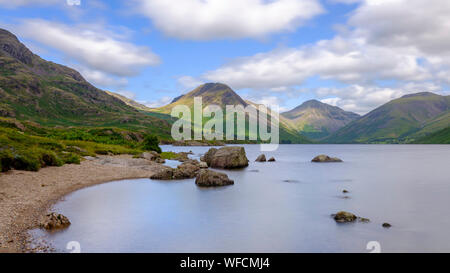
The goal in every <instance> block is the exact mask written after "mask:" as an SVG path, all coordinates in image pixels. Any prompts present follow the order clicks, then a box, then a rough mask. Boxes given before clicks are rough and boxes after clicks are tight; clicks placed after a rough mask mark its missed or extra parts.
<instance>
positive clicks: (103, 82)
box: [73, 65, 128, 89]
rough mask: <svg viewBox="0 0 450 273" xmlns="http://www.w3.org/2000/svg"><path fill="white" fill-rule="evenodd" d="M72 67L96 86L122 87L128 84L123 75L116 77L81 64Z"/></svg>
mask: <svg viewBox="0 0 450 273" xmlns="http://www.w3.org/2000/svg"><path fill="white" fill-rule="evenodd" d="M73 67H74V68H75V69H76V70H77V71H78V72H80V73H81V75H83V77H84V78H85V79H86V80H87V81H88V82H90V83H92V84H93V85H96V86H105V87H109V88H114V89H117V88H124V87H125V86H127V85H128V79H127V78H124V77H117V76H114V75H109V74H107V73H105V72H102V71H99V70H95V69H89V68H87V67H85V66H82V65H73Z"/></svg>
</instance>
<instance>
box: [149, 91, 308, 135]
mask: <svg viewBox="0 0 450 273" xmlns="http://www.w3.org/2000/svg"><path fill="white" fill-rule="evenodd" d="M194 97H202V103H203V107H206V106H207V105H211V104H214V105H219V106H220V107H222V109H223V111H225V109H226V108H225V106H226V105H242V106H244V107H246V106H248V105H249V104H251V105H254V106H256V107H257V104H255V103H253V102H250V101H245V100H243V99H242V98H241V97H240V96H239V95H238V94H236V92H234V91H233V89H231V88H230V87H229V86H227V85H225V84H222V83H206V84H203V85H200V86H199V87H197V88H195V89H194V90H192V91H190V92H188V93H187V94H185V95H182V96H179V97H177V98H175V99H174V100H173V101H172V102H171V103H170V104H168V105H166V106H163V107H160V108H155V109H152V112H154V113H162V114H170V113H171V111H172V108H173V107H175V106H177V105H186V106H188V107H189V108H191V109H192V108H193V107H194ZM204 121H206V120H205V119H204ZM246 122H248V120H247V121H246ZM224 128H226V127H225V126H224ZM246 128H248V124H247V125H246ZM246 132H247V133H248V130H246ZM280 142H282V143H311V141H310V140H308V139H307V138H305V137H304V136H303V135H302V134H300V133H298V132H297V131H296V130H295V129H293V128H292V127H290V125H289V124H288V123H287V122H285V121H284V118H283V117H281V116H280Z"/></svg>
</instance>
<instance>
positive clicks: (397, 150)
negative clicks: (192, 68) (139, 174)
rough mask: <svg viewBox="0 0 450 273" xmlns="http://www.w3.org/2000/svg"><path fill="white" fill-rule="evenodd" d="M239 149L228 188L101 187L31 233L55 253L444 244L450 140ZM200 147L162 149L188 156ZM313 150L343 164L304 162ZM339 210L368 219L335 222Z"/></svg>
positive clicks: (405, 248) (69, 200)
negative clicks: (54, 228) (69, 249)
mask: <svg viewBox="0 0 450 273" xmlns="http://www.w3.org/2000/svg"><path fill="white" fill-rule="evenodd" d="M244 146H245V149H246V152H247V156H248V158H249V159H250V166H249V167H247V168H245V169H242V170H235V171H225V172H226V173H227V174H228V175H229V176H230V178H232V179H234V180H235V185H233V186H228V187H223V188H213V189H202V188H198V187H197V186H196V185H195V183H194V179H189V180H182V181H170V182H168V181H152V180H149V179H138V180H132V181H131V180H126V181H120V182H112V183H107V184H102V185H98V186H94V187H90V188H86V189H82V190H80V191H77V192H74V193H72V194H70V195H68V196H67V197H66V198H65V200H63V201H61V202H59V203H58V204H56V205H55V206H54V210H55V211H58V212H60V213H62V214H64V215H66V216H68V217H69V219H70V220H71V222H72V225H71V226H70V228H68V229H67V230H65V231H62V232H57V233H53V234H47V233H45V232H43V231H33V234H34V235H35V236H37V237H39V236H44V237H45V238H46V240H47V241H49V242H51V243H52V244H53V246H54V247H55V248H56V249H57V250H58V251H66V250H65V246H66V244H67V243H68V242H70V241H78V242H80V244H81V248H82V251H83V252H368V250H367V249H366V245H367V243H368V242H369V241H378V242H379V243H380V244H381V248H382V249H381V250H382V251H384V252H449V251H450V234H449V232H448V231H449V230H450V216H449V215H448V209H449V208H450V179H449V178H450V168H449V166H450V165H449V163H450V145H280V148H279V149H278V150H277V151H276V152H271V153H266V156H267V157H268V158H269V157H271V156H274V157H275V158H276V160H277V161H276V162H274V163H256V162H253V160H255V159H256V157H257V156H258V155H259V154H260V151H259V145H244ZM208 149H209V147H172V146H163V150H165V151H169V150H170V151H184V152H187V151H189V150H192V151H193V152H194V155H192V156H191V157H192V158H198V157H199V156H200V155H201V154H203V153H204V152H206V151H207V150H208ZM322 153H325V154H329V155H330V156H338V157H340V158H342V159H343V160H344V161H345V162H344V163H326V164H317V163H311V162H310V160H311V159H312V158H313V157H314V156H316V155H318V154H322ZM172 163H173V162H172ZM172 163H171V164H172ZM344 189H346V190H348V191H349V192H350V193H349V194H347V196H348V197H349V198H348V199H344V198H343V197H344V196H345V195H344V194H343V193H342V191H343V190H344ZM340 210H346V211H350V212H353V213H355V214H357V215H359V216H362V217H366V218H370V220H371V222H370V223H367V224H366V223H352V224H337V223H335V222H334V220H333V219H332V218H331V217H330V215H331V214H332V213H336V212H338V211H340ZM384 222H389V223H391V224H392V225H393V227H392V228H391V229H384V228H382V227H381V225H382V223H384Z"/></svg>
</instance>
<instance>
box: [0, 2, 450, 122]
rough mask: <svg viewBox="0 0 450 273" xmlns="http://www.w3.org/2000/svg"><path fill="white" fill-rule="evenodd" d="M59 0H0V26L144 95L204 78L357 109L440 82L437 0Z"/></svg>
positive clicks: (150, 99) (444, 42) (449, 65)
mask: <svg viewBox="0 0 450 273" xmlns="http://www.w3.org/2000/svg"><path fill="white" fill-rule="evenodd" d="M69 1H72V2H75V5H69V4H68V0H18V1H5V0H0V18H1V19H0V27H2V28H6V29H8V30H10V31H12V32H13V33H15V34H16V35H17V36H18V37H19V39H20V40H21V41H23V42H24V43H25V44H26V45H27V46H28V47H30V48H31V49H32V50H33V51H34V52H35V53H37V54H39V55H40V56H41V57H43V58H45V59H47V60H51V61H54V62H57V63H61V64H65V65H68V66H71V67H74V68H76V69H77V70H79V71H80V72H81V73H82V74H83V76H84V77H85V78H87V79H88V80H89V81H90V82H92V83H93V84H94V85H96V86H97V87H100V88H102V89H105V90H111V91H114V92H118V93H121V94H124V95H126V96H128V97H131V98H133V99H135V100H137V101H140V102H142V103H145V104H147V105H149V106H161V105H163V104H166V103H168V102H169V101H170V99H171V98H173V97H176V96H178V95H180V94H182V93H185V92H187V91H189V90H191V89H193V88H194V87H195V86H197V85H198V84H201V83H203V82H223V83H225V84H228V85H230V86H231V87H232V88H233V89H235V91H236V92H238V94H240V95H241V96H243V97H244V98H246V99H250V100H253V101H255V102H259V103H266V104H279V105H280V107H281V109H285V110H288V109H290V108H293V107H295V106H297V105H299V104H301V103H302V102H304V101H305V100H308V99H318V100H322V101H324V102H327V103H330V104H333V105H337V106H340V107H342V108H344V109H346V110H349V111H355V112H358V113H361V114H363V113H366V112H367V111H370V110H371V109H373V108H374V107H376V106H379V105H380V104H382V103H385V102H387V101H389V100H390V99H393V98H396V97H399V96H401V95H404V94H408V93H414V92H420V91H432V92H436V93H442V94H447V92H446V90H448V83H449V80H450V57H449V56H450V53H449V52H448V51H447V48H449V45H450V39H447V38H445V37H442V33H449V32H448V31H449V30H450V29H448V28H450V24H446V23H445V22H447V23H449V21H450V20H449V19H448V18H447V17H448V16H446V15H447V14H448V11H449V10H450V5H449V4H448V1H445V0H432V1H431V2H432V3H431V2H430V3H428V5H424V1H420V0H410V1H408V6H409V7H410V8H409V9H405V8H401V7H404V6H405V3H406V1H405V0H389V1H387V0H323V1H320V0H272V1H267V0H265V1H263V0H240V1H236V0H228V1H225V0H207V1H200V0H178V1H162V0H132V1H118V0H116V1H100V0H81V1H80V4H79V5H77V4H76V1H74V0H69ZM433 4H434V8H433ZM269 5H272V6H269ZM435 7H438V8H435ZM417 11H420V14H417ZM412 16H413V17H414V18H416V19H415V20H410V18H412ZM443 20H444V21H443ZM382 22H388V23H386V24H383V23H382ZM423 22H426V23H423ZM392 26H395V27H392ZM421 31H422V32H423V33H424V34H426V35H421ZM447 36H448V35H447Z"/></svg>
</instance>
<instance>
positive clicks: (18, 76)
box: [0, 29, 170, 138]
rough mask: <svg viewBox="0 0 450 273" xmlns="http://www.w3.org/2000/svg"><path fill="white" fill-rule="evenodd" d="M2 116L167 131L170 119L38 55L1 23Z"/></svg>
mask: <svg viewBox="0 0 450 273" xmlns="http://www.w3.org/2000/svg"><path fill="white" fill-rule="evenodd" d="M0 98H1V100H0V116H3V117H11V118H16V119H17V120H30V121H34V122H36V123H39V124H41V125H45V126H92V127H98V126H114V127H119V128H125V129H133V130H144V131H146V132H148V133H153V134H156V135H159V136H160V137H163V138H169V137H170V124H169V123H168V122H167V121H165V120H163V119H160V118H157V117H153V116H149V115H146V114H143V113H141V112H140V111H138V110H136V109H135V108H133V107H131V106H129V105H127V104H125V103H124V102H122V101H121V100H119V99H117V98H115V97H113V96H111V95H109V94H107V93H106V92H104V91H102V90H100V89H97V88H95V87H94V86H92V85H91V84H90V83H88V82H87V81H86V80H85V79H84V78H83V77H82V76H81V75H80V74H79V73H78V72H77V71H75V70H73V69H71V68H68V67H66V66H62V65H59V64H55V63H52V62H49V61H45V60H43V59H41V58H40V57H39V56H37V55H35V54H33V53H32V52H31V51H30V50H29V49H28V48H26V47H25V46H24V45H23V44H22V43H20V41H19V40H18V39H17V37H16V36H14V35H13V34H11V33H10V32H8V31H6V30H3V29H0Z"/></svg>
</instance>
